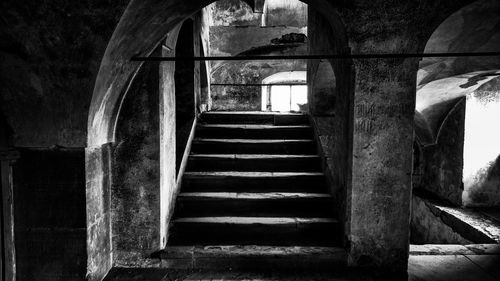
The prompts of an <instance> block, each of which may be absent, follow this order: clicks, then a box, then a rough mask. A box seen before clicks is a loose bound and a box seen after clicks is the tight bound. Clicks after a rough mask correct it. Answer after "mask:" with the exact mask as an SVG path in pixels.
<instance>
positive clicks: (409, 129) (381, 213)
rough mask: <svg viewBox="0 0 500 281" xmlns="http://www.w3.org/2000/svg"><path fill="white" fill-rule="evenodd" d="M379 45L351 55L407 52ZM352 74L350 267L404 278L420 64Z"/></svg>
mask: <svg viewBox="0 0 500 281" xmlns="http://www.w3.org/2000/svg"><path fill="white" fill-rule="evenodd" d="M398 40H401V39H398ZM399 42H405V41H399ZM380 44H381V45H380V46H374V45H376V43H373V42H370V45H369V46H368V45H366V46H365V47H364V48H363V47H361V48H360V49H359V50H353V53H369V52H373V53H391V52H393V53H396V52H405V51H406V50H405V48H404V47H401V45H399V46H400V47H399V48H395V49H392V50H387V49H384V48H385V46H390V45H391V44H390V42H383V43H380ZM395 45H397V44H392V46H395ZM372 48H373V49H372ZM408 52H411V51H408ZM354 68H355V72H356V78H355V97H354V128H353V130H354V132H353V163H352V167H353V169H352V189H351V190H350V192H349V198H348V202H350V208H349V212H350V214H349V215H350V220H349V222H348V239H349V240H350V249H349V264H350V265H352V266H373V267H377V268H381V269H382V268H387V269H390V270H395V271H400V272H406V269H407V263H408V247H409V224H410V202H411V201H410V199H411V198H410V196H411V172H412V144H413V116H414V110H415V87H416V85H415V83H416V74H417V69H418V60H417V59H413V58H412V59H393V58H391V59H361V60H355V62H354Z"/></svg>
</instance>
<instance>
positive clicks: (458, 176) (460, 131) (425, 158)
mask: <svg viewBox="0 0 500 281" xmlns="http://www.w3.org/2000/svg"><path fill="white" fill-rule="evenodd" d="M455 102H457V101H455ZM465 107H466V103H465V100H464V99H461V100H460V101H458V102H457V103H456V105H455V107H454V108H453V109H452V111H451V112H450V113H449V114H448V115H447V117H446V120H445V121H444V123H443V127H442V129H441V131H440V134H439V137H438V139H437V142H436V144H432V145H427V146H425V147H423V148H422V159H421V160H420V161H421V163H420V164H421V166H422V172H423V176H422V177H421V180H420V182H419V183H418V184H415V185H414V188H416V189H424V190H427V191H430V192H432V193H433V194H435V195H437V196H439V197H440V198H442V199H445V200H447V201H448V202H451V203H453V204H454V205H456V206H460V205H461V204H462V192H463V185H462V169H463V157H462V155H463V151H464V119H465Z"/></svg>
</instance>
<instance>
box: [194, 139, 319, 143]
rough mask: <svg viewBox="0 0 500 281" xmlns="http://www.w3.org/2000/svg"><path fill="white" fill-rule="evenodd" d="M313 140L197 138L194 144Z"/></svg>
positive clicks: (299, 140)
mask: <svg viewBox="0 0 500 281" xmlns="http://www.w3.org/2000/svg"><path fill="white" fill-rule="evenodd" d="M313 141H314V140H312V139H214V138H211V139H207V138H195V139H194V140H193V142H220V143H245V144H246V143H249V144H263V143H294V142H302V143H309V142H313Z"/></svg>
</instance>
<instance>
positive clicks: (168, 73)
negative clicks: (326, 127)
mask: <svg viewBox="0 0 500 281" xmlns="http://www.w3.org/2000/svg"><path fill="white" fill-rule="evenodd" d="M212 2H214V1H213V0H203V1H190V2H188V3H187V2H186V1H181V0H166V1H154V0H132V1H131V2H130V3H129V5H128V7H127V9H126V11H125V13H124V15H123V16H122V18H121V20H120V22H119V24H118V26H117V28H116V30H115V32H114V33H113V36H112V38H111V40H110V42H109V44H108V47H107V49H106V52H105V55H104V57H103V60H102V63H101V67H100V70H99V74H98V76H97V79H96V84H95V88H94V95H93V98H92V102H91V106H90V112H89V121H88V141H87V149H86V171H87V227H88V229H87V252H88V265H87V268H88V278H89V280H100V279H101V278H102V277H103V276H104V275H105V274H106V273H107V272H108V270H109V269H110V268H111V267H112V266H114V265H115V264H116V263H115V260H114V258H113V257H114V255H113V251H114V249H113V248H112V246H111V245H112V241H113V236H114V235H116V233H112V232H111V229H110V225H111V221H112V220H113V214H112V213H111V211H110V204H111V194H110V188H109V186H110V185H111V183H112V181H113V170H112V163H110V159H112V153H113V145H112V144H113V142H114V141H115V127H116V123H117V120H118V116H119V113H120V106H121V103H122V102H123V99H124V97H125V95H126V93H127V91H128V88H129V87H130V85H131V83H132V81H133V79H134V77H135V75H136V74H137V72H138V70H139V69H140V68H141V66H142V65H143V63H140V62H132V61H130V58H131V57H133V56H135V55H139V56H149V55H151V54H152V53H153V51H154V50H155V49H157V47H159V46H161V47H162V48H161V49H162V53H163V56H175V46H176V43H177V38H178V33H179V31H180V28H181V26H180V25H181V23H182V22H183V21H184V20H185V19H187V18H189V17H191V16H193V15H194V14H195V13H197V12H198V11H200V10H201V9H202V8H203V7H205V6H207V5H208V4H210V3H212ZM304 2H306V3H307V4H309V5H310V7H314V8H315V9H316V10H317V11H318V13H320V14H321V15H322V17H324V21H325V22H326V23H327V24H328V26H330V28H331V30H333V31H335V32H334V36H333V35H332V34H329V36H328V37H327V38H328V40H329V41H330V43H331V46H332V48H331V49H330V51H331V52H335V53H338V54H339V53H346V52H348V47H347V38H346V33H345V30H344V26H343V24H342V22H341V20H340V19H339V18H338V17H336V16H332V15H336V14H337V12H336V9H335V8H334V7H333V6H332V5H331V3H330V1H327V0H307V1H304ZM249 4H251V5H253V2H252V3H249ZM332 33H333V32H332ZM204 47H205V48H207V46H204ZM205 50H206V49H205ZM338 65H342V66H343V67H344V70H346V69H347V71H344V73H345V75H346V77H347V76H348V75H349V74H350V65H349V63H346V61H345V60H344V61H343V64H338ZM160 68H161V69H162V70H161V72H162V75H161V77H160V91H161V95H160V102H159V103H160V128H159V130H160V170H161V174H160V187H159V188H158V194H159V196H158V198H159V201H160V202H158V206H157V208H156V209H154V210H145V211H154V212H160V215H159V218H160V219H159V221H160V222H159V225H158V226H157V229H155V230H154V231H158V232H159V233H160V234H159V236H158V237H159V241H148V243H151V247H150V248H151V249H155V248H156V249H158V250H160V249H161V248H163V247H164V246H165V242H166V239H167V225H168V218H169V216H170V214H171V212H170V211H169V210H170V209H171V208H172V205H173V200H174V199H175V193H176V184H175V165H173V163H174V162H175V158H172V155H175V149H174V148H173V147H172V145H170V144H171V143H172V142H173V140H174V139H175V129H172V124H173V123H172V122H173V120H175V110H173V107H175V100H174V93H175V85H174V71H175V63H174V62H163V63H161V64H160ZM342 83H343V85H344V88H347V89H352V86H351V83H352V79H350V78H347V79H345V80H343V81H342V82H340V81H339V84H342ZM350 92H351V91H348V93H350ZM172 167H173V170H172ZM136 262H137V263H142V262H144V261H136Z"/></svg>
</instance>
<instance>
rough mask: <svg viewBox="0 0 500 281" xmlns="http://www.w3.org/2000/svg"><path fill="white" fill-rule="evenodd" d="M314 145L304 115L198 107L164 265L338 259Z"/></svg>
mask: <svg viewBox="0 0 500 281" xmlns="http://www.w3.org/2000/svg"><path fill="white" fill-rule="evenodd" d="M316 147H317V145H316V141H315V140H314V133H313V129H312V127H311V126H310V124H309V121H308V117H307V116H306V115H302V114H271V113H229V112H219V113H216V112H209V113H204V114H202V116H201V118H200V121H199V122H198V126H197V128H196V131H195V138H194V140H193V142H192V148H191V154H190V156H189V160H188V164H187V167H186V171H185V173H184V175H183V179H182V187H181V192H180V194H179V195H178V197H177V201H176V208H175V212H174V217H173V219H172V222H171V227H170V236H169V241H168V247H167V249H166V250H165V251H164V253H163V258H164V259H165V261H166V263H167V266H170V267H232V268H237V267H262V266H270V265H272V266H275V265H276V263H280V262H281V263H284V264H285V265H286V266H293V267H297V266H300V265H305V266H308V267H310V266H311V264H312V265H318V264H319V263H322V262H323V263H326V264H328V266H330V267H331V265H332V262H337V263H339V262H340V263H343V261H344V254H345V252H344V250H343V249H341V248H338V247H339V246H340V244H341V243H340V242H341V235H340V223H339V221H338V220H337V219H336V216H335V212H334V206H335V205H334V203H333V198H332V197H331V196H330V194H329V192H328V188H327V184H326V177H325V175H324V174H323V171H322V165H321V158H320V156H319V155H318V153H317V148H316ZM264 257H267V258H264Z"/></svg>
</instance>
